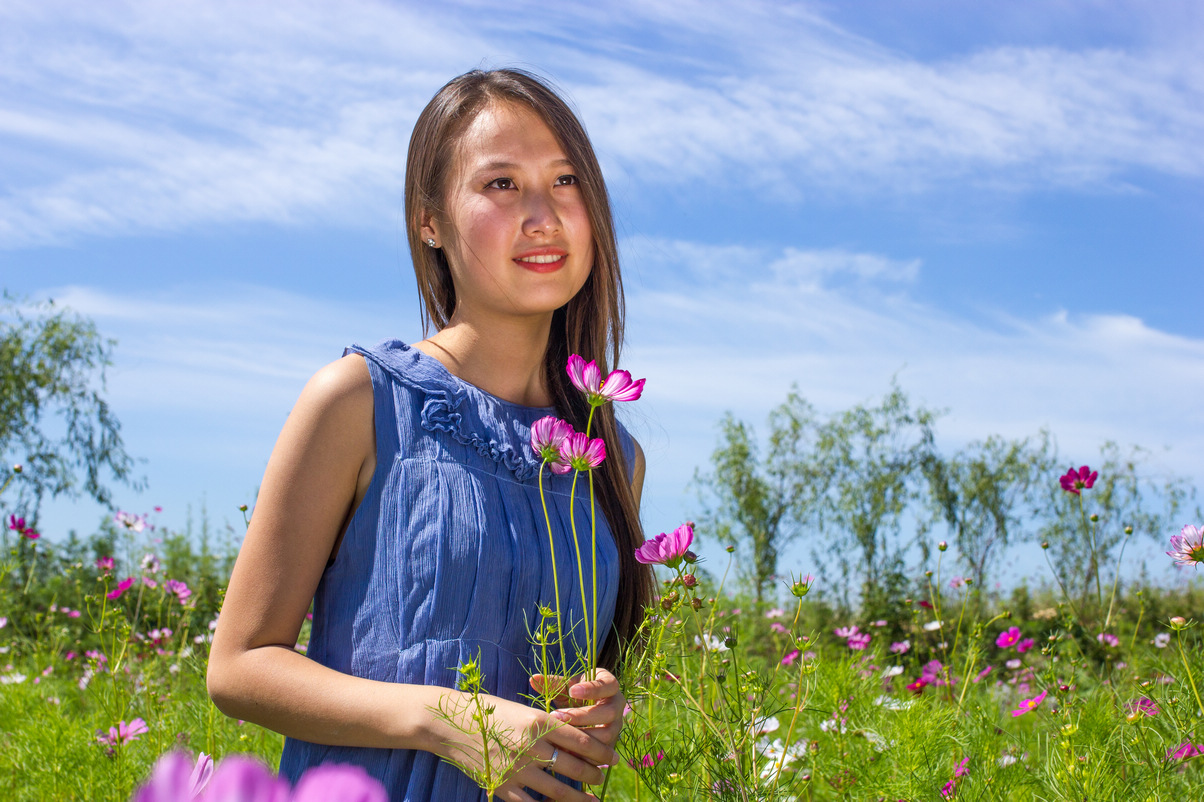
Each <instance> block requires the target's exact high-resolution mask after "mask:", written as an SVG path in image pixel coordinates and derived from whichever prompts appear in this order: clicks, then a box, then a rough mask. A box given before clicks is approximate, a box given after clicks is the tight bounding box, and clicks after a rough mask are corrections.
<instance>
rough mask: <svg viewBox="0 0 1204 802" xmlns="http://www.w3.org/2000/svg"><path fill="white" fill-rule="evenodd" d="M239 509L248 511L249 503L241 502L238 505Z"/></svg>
mask: <svg viewBox="0 0 1204 802" xmlns="http://www.w3.org/2000/svg"><path fill="white" fill-rule="evenodd" d="M238 511H239V512H246V511H247V505H246V504H239V505H238Z"/></svg>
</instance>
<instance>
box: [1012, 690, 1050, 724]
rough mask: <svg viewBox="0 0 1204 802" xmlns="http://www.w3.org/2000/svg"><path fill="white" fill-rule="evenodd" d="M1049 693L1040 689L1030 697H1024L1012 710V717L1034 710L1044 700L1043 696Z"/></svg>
mask: <svg viewBox="0 0 1204 802" xmlns="http://www.w3.org/2000/svg"><path fill="white" fill-rule="evenodd" d="M1048 695H1049V691H1041V693H1039V694H1037V695H1036V696H1034V697H1033V698H1032V699H1024V700H1023V701H1021V702H1020V706H1019V707H1017V708H1016V709H1015V710H1013V711H1012V717H1013V718H1015V717H1016V716H1023V715H1024V714H1025V713H1028V712H1031V711H1033V710H1036V709H1037V708H1038V707H1040V705H1041V703H1042V702H1044V701H1045V697H1046V696H1048Z"/></svg>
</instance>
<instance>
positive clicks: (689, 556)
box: [681, 550, 698, 565]
mask: <svg viewBox="0 0 1204 802" xmlns="http://www.w3.org/2000/svg"><path fill="white" fill-rule="evenodd" d="M681 558H682V559H683V560H685V561H686V562H687V563H689V564H690V565H693V564H694V563H696V562H698V555H697V554H695V553H694V552H692V551H689V550H687V551H686V553H685V554H683V555H681Z"/></svg>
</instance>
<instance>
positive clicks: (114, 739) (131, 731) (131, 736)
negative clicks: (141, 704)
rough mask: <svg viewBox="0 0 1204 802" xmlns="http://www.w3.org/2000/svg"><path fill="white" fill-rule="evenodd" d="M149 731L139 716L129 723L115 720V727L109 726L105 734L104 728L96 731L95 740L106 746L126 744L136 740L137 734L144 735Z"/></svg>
mask: <svg viewBox="0 0 1204 802" xmlns="http://www.w3.org/2000/svg"><path fill="white" fill-rule="evenodd" d="M148 732H150V730H149V729H148V728H147V726H146V722H145V721H143V720H142V719H140V718H136V719H134V720H133V721H131V722H130V723H129V724H126V723H125V722H124V721H119V722H117V726H116V727H109V731H108V733H107V734H106V733H105V731H104V730H97V731H96V740H97V741H98V742H100V743H102V744H106V745H108V746H119V745H120V744H128V743H129V742H130V741H136V740H138V736H139V735H145V734H146V733H148Z"/></svg>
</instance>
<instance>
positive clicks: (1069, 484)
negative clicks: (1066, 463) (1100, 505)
mask: <svg viewBox="0 0 1204 802" xmlns="http://www.w3.org/2000/svg"><path fill="white" fill-rule="evenodd" d="M1098 476H1099V471H1093V470H1091V469H1090V468H1088V467H1087V466H1086V465H1084V466H1083V467H1081V468H1079V469H1078V470H1077V471H1076V470H1075V469H1074V468H1071V469H1070V470H1068V471H1067V472H1066V475H1065V476H1063V477H1062V478H1061V479H1060V480H1059V481H1060V482H1061V484H1062V489H1063V490H1065V491H1066V492H1067V493H1074V494H1075V495H1076V496H1077V495H1079V491H1080V490H1083V489H1087V490H1090V489H1091V488H1092V487H1094V486H1095V480H1096V477H1098Z"/></svg>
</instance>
